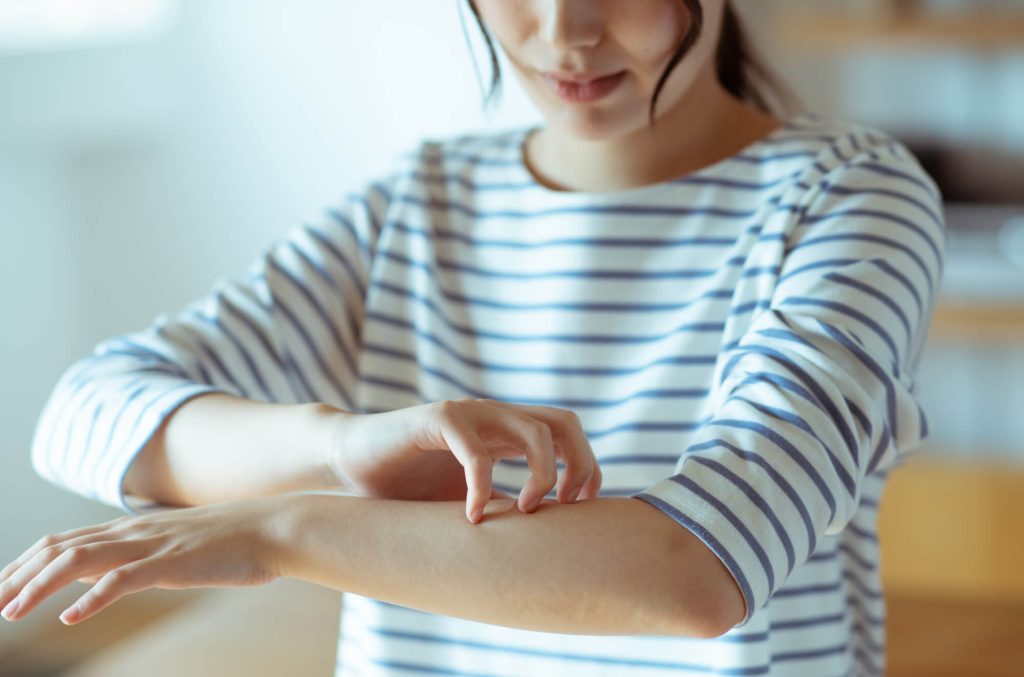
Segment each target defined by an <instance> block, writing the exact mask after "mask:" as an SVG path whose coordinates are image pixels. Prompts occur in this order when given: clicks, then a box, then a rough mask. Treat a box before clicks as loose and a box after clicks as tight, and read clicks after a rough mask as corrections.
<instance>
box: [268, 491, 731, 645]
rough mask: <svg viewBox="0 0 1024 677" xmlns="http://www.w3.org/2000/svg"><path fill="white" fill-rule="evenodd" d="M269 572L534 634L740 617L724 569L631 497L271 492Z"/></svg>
mask: <svg viewBox="0 0 1024 677" xmlns="http://www.w3.org/2000/svg"><path fill="white" fill-rule="evenodd" d="M282 499H283V500H284V501H286V503H285V506H286V507H285V508H284V509H283V510H282V511H281V513H280V514H279V519H278V520H276V523H275V525H274V527H273V528H274V531H275V533H276V534H277V536H276V537H275V539H276V542H277V543H278V544H279V545H278V548H277V549H276V556H277V562H278V567H279V573H280V574H281V575H284V576H289V577H295V578H300V579H303V580H307V581H311V582H313V583H318V584H320V585H324V586H328V587H332V588H336V589H339V590H346V591H349V592H353V593H356V594H359V595H365V596H368V597H373V598H376V599H381V600H384V601H387V602H391V603H394V604H399V605H402V606H409V607H413V608H416V609H420V610H423V611H428V612H432V613H440V614H445V615H450V616H456V617H459V618H465V619H469V620H473V621H479V622H484V623H492V624H496V625H504V626H510V627H516V628H523V629H527V630H536V631H541V632H556V633H571V634H595V635H604V634H607V635H623V634H654V635H687V636H695V637H713V636H718V635H721V634H722V633H724V632H726V631H727V630H729V629H730V628H732V627H733V626H734V625H735V624H736V623H738V622H739V621H740V620H741V619H742V618H743V617H744V603H743V598H742V596H741V595H740V592H739V589H738V587H737V586H736V583H735V581H734V579H733V578H732V576H731V574H729V573H728V571H727V569H726V568H725V567H724V566H723V564H722V563H721V561H720V560H719V559H718V558H717V557H716V556H715V555H714V554H713V553H712V552H711V550H710V549H709V548H708V547H707V546H706V545H704V544H703V543H702V542H701V541H700V540H699V539H698V538H697V537H696V536H694V535H693V534H692V533H690V532H689V531H686V530H684V529H680V528H679V525H678V524H676V523H675V522H674V521H673V520H671V519H669V518H668V517H666V516H665V515H664V514H663V513H661V512H660V511H658V510H656V509H654V508H653V507H651V506H650V505H647V504H645V503H644V502H642V501H638V500H629V499H622V498H595V499H591V500H587V501H582V502H580V503H575V504H560V503H557V502H554V501H550V502H549V501H545V502H543V503H542V504H541V505H540V507H539V508H538V509H537V510H536V511H535V512H533V513H530V514H525V513H521V512H519V511H517V510H516V509H515V507H514V503H513V501H511V500H508V499H505V500H495V501H492V502H491V503H489V504H488V508H487V511H486V513H485V517H484V519H483V521H482V522H481V523H480V524H477V525H472V524H469V523H467V522H466V520H465V519H464V518H463V517H462V510H463V507H462V503H461V502H458V501H455V502H447V501H445V502H420V501H391V500H383V499H372V498H362V497H349V496H288V497H282Z"/></svg>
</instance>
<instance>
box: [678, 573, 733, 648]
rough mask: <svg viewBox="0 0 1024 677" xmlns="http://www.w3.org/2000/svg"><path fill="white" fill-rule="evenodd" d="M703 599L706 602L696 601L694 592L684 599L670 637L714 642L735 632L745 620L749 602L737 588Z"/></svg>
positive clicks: (708, 595) (710, 594)
mask: <svg viewBox="0 0 1024 677" xmlns="http://www.w3.org/2000/svg"><path fill="white" fill-rule="evenodd" d="M701 597H702V598H703V599H694V595H693V594H692V591H690V592H689V593H688V594H685V595H684V598H685V601H684V602H682V605H683V608H682V609H681V610H680V611H679V613H676V614H675V615H674V616H675V619H676V620H675V623H674V624H673V629H672V631H671V634H673V635H682V636H686V637H697V638H700V639H713V638H715V637H721V636H722V635H724V634H726V633H727V632H729V631H730V630H732V629H733V628H734V627H736V626H737V625H739V624H740V623H741V622H742V621H743V619H744V617H745V616H746V602H744V601H743V597H742V595H740V593H739V590H738V589H737V588H736V587H735V584H733V590H724V591H721V592H717V593H716V592H712V591H710V590H709V591H707V593H706V594H702V595H701ZM677 608H678V607H677ZM680 620H681V621H682V627H680V622H679V621H680Z"/></svg>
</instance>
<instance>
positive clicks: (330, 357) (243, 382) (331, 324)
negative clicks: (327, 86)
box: [31, 181, 390, 512]
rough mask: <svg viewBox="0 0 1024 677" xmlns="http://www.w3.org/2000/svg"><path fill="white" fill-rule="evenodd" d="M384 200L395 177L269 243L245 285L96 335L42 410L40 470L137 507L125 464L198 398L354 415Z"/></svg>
mask: <svg viewBox="0 0 1024 677" xmlns="http://www.w3.org/2000/svg"><path fill="white" fill-rule="evenodd" d="M389 200H390V193H389V185H388V182H387V181H374V182H369V183H368V184H367V186H366V189H365V190H364V191H362V192H361V193H359V192H353V193H349V194H347V195H346V196H345V197H344V199H343V200H341V204H340V205H337V206H332V207H331V208H328V209H325V210H323V211H322V212H321V213H320V214H319V216H318V217H317V218H316V219H314V221H313V222H311V223H304V224H302V225H300V226H295V227H294V228H292V229H291V230H290V231H289V232H288V233H287V234H286V235H285V236H284V237H283V238H282V239H280V240H279V241H278V242H276V243H274V244H273V245H271V246H270V247H268V248H267V249H266V250H265V251H264V252H263V253H262V254H261V255H260V256H258V257H257V259H256V260H255V261H254V262H253V264H252V265H251V266H250V268H249V270H248V275H247V276H246V277H245V279H244V281H233V280H229V279H227V278H221V279H219V280H218V281H216V282H215V283H214V285H213V288H212V290H211V291H210V292H209V293H208V294H207V295H206V296H205V297H204V298H201V299H198V300H196V301H194V302H192V303H190V304H189V305H187V306H186V307H185V308H184V309H183V310H181V311H180V312H178V313H176V314H173V315H168V314H163V315H160V316H158V317H157V318H156V319H155V320H154V321H153V323H152V324H151V325H150V326H148V327H146V328H145V329H142V330H141V331H137V332H134V333H128V334H125V335H121V336H116V337H113V338H109V339H107V340H104V341H102V342H101V343H99V344H98V345H97V346H96V347H95V348H94V350H93V351H92V353H91V354H89V355H87V356H85V357H83V358H82V359H80V360H78V361H77V362H75V363H74V364H73V365H71V366H70V368H68V369H67V370H66V371H65V372H64V373H63V375H62V376H61V377H60V378H59V380H58V382H57V384H56V386H55V388H54V390H53V391H52V393H51V394H50V396H49V399H48V401H47V402H46V404H45V405H44V408H43V410H42V412H41V414H40V416H39V419H38V422H37V424H36V429H35V433H34V436H33V441H32V451H31V455H32V463H33V466H34V467H35V469H36V472H37V473H38V474H39V475H41V476H42V477H43V478H45V479H47V480H48V481H50V482H52V483H54V484H57V485H58V486H62V487H64V488H67V489H70V490H72V491H74V492H76V493H79V494H81V495H84V496H86V497H89V498H94V499H97V500H100V501H102V502H104V503H107V504H110V505H113V506H116V507H120V508H122V509H123V510H125V511H128V512H137V507H138V506H139V505H141V504H137V502H136V500H135V498H134V497H131V496H126V495H125V494H124V493H123V490H122V483H123V479H124V476H125V474H126V473H127V471H128V467H129V466H130V464H131V463H132V461H133V460H134V458H135V456H136V455H137V454H138V452H139V451H140V450H141V449H142V448H143V447H144V446H145V444H146V442H147V441H148V440H149V438H150V437H151V436H152V435H153V433H154V432H155V431H156V430H157V429H158V428H159V427H160V425H161V423H162V422H163V421H164V419H165V418H167V416H168V415H170V414H171V413H172V412H173V411H174V410H175V409H176V408H177V407H179V406H180V405H181V404H183V403H184V402H186V401H187V400H189V399H191V398H193V397H196V396H198V395H201V394H204V393H210V392H224V393H230V394H232V395H236V396H241V397H246V398H250V399H253V400H261V401H266V402H281V403H299V402H314V401H319V402H328V403H331V404H334V405H335V406H338V407H341V408H343V409H346V410H350V411H351V410H353V409H354V404H355V403H354V399H353V396H354V391H355V387H356V384H357V382H358V373H357V371H358V370H357V364H356V356H357V355H358V344H359V342H360V336H361V326H362V320H363V308H364V299H365V296H366V292H367V284H368V281H369V279H370V276H369V272H370V266H371V264H372V261H373V258H374V252H375V250H376V245H377V241H378V237H379V235H380V231H381V225H382V223H383V219H384V217H385V212H386V209H387V205H388V202H389ZM129 500H130V502H129ZM133 504H135V505H133Z"/></svg>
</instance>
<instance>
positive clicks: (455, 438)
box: [439, 400, 493, 524]
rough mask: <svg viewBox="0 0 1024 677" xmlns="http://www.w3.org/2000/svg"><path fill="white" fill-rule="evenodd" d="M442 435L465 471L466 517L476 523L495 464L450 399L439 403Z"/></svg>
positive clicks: (482, 511)
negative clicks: (440, 406)
mask: <svg viewBox="0 0 1024 677" xmlns="http://www.w3.org/2000/svg"><path fill="white" fill-rule="evenodd" d="M440 404H441V405H443V406H442V408H441V410H440V414H439V418H440V420H441V436H442V437H443V438H444V441H445V444H447V445H448V448H449V449H451V451H452V453H453V454H454V455H455V457H456V458H457V459H459V462H460V463H461V464H462V467H463V468H464V469H465V473H466V489H467V491H466V519H468V520H469V521H470V522H471V523H473V524H476V523H478V522H479V521H480V518H481V517H482V516H483V513H484V506H485V505H487V500H488V498H490V496H491V491H492V487H491V471H492V468H493V464H492V463H491V458H490V456H489V455H488V454H487V452H486V450H485V449H484V444H483V442H482V441H481V440H480V438H479V437H478V436H477V434H476V432H475V431H474V429H473V428H472V426H470V425H469V424H468V421H466V420H465V418H464V417H463V414H462V413H461V412H460V411H459V410H458V408H457V405H455V403H454V402H451V401H450V400H448V401H445V402H442V403H440Z"/></svg>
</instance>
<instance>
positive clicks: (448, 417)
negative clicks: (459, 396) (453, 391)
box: [435, 400, 459, 424]
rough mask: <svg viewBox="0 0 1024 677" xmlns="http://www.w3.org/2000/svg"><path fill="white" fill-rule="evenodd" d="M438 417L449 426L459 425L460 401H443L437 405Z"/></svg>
mask: <svg viewBox="0 0 1024 677" xmlns="http://www.w3.org/2000/svg"><path fill="white" fill-rule="evenodd" d="M435 408H436V411H437V417H438V418H439V419H440V420H441V421H443V422H445V423H449V424H454V423H457V422H458V420H459V401H458V400H442V401H441V402H437V403H436V407H435Z"/></svg>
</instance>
